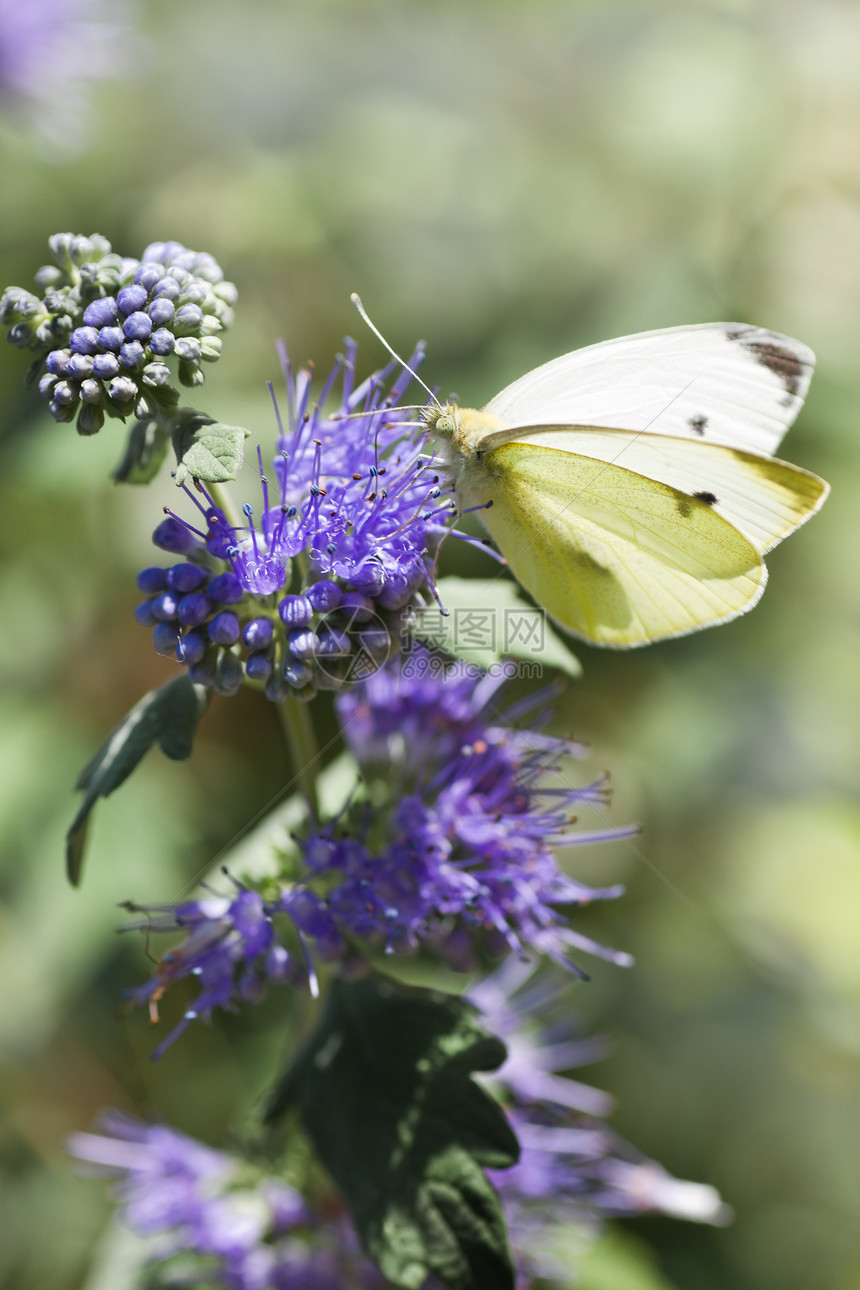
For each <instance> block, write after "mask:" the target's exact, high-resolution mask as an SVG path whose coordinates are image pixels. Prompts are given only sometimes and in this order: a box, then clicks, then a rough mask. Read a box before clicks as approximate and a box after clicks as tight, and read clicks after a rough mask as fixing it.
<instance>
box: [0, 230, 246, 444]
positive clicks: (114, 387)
mask: <svg viewBox="0 0 860 1290" xmlns="http://www.w3.org/2000/svg"><path fill="white" fill-rule="evenodd" d="M49 246H50V249H51V254H52V256H53V259H54V263H53V264H50V265H45V266H44V267H43V268H41V269H40V270H39V272H38V273H37V274H36V283H37V285H38V286H39V287H41V288H42V290H43V292H44V295H43V296H42V297H41V298H40V297H39V296H35V295H33V294H32V293H31V292H29V291H24V290H23V289H22V288H20V287H9V288H8V289H7V290H6V291H5V292H4V294H3V297H2V300H0V323H3V324H4V325H6V326H8V327H9V332H8V334H7V338H8V340H9V341H10V342H11V343H12V344H13V345H17V346H19V347H21V348H27V349H30V350H32V351H34V352H35V353H36V354H37V355H38V357H37V359H36V360H35V362H34V364H33V366H32V368H31V371H30V379H33V380H35V379H36V378H37V377H40V379H39V390H40V392H41V394H42V395H43V396H44V398H46V399H47V400H48V407H49V409H50V412H51V415H52V416H53V418H54V419H55V420H56V421H71V420H72V419H73V418H74V417H75V416H77V428H78V431H79V432H80V433H81V434H95V433H96V432H97V431H98V430H100V429H101V427H102V425H103V424H104V420H105V416H106V415H107V416H112V417H118V418H120V419H121V420H124V419H125V418H127V417H129V416H135V417H137V418H139V419H141V420H143V419H147V418H150V417H155V416H157V415H159V413H168V414H169V413H170V412H172V411H173V409H174V408H175V406H176V403H177V401H178V399H179V391H178V389H176V387H175V386H174V385H173V384H172V381H173V373H172V372H171V368H170V366H169V363H168V360H169V359H174V360H176V362H177V367H178V377H179V381H180V383H181V384H182V385H186V386H197V385H201V384H202V383H203V380H204V373H203V369H202V366H201V364H202V363H204V362H214V361H215V360H216V359H217V358H218V357H219V356H220V354H221V340H220V337H219V335H218V333H219V332H221V331H223V330H224V329H225V328H226V327H229V326H230V324H231V322H232V321H233V310H232V306H233V305H234V304H235V301H236V288H235V287H234V286H233V284H232V283H231V282H226V281H225V280H224V274H223V272H222V270H221V268H220V267H219V266H218V264H216V262H215V260H214V259H213V258H212V256H211V255H208V254H207V253H206V252H197V251H189V250H188V249H187V248H186V247H184V246H182V245H181V244H180V243H179V242H153V243H151V244H150V245H149V246H148V247H147V248H146V250H145V251H144V252H143V255H142V257H141V259H140V260H135V259H130V258H126V257H121V256H119V255H116V254H115V253H114V252H112V250H111V245H110V242H108V240H107V239H106V238H104V237H102V236H101V235H99V234H93V236H92V237H81V236H76V235H74V234H72V233H58V234H55V235H54V236H53V237H51V238H50V239H49ZM40 373H41V376H40Z"/></svg>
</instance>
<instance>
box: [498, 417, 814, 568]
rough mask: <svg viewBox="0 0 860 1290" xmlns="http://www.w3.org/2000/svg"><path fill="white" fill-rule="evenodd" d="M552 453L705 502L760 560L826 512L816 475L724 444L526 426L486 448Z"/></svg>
mask: <svg viewBox="0 0 860 1290" xmlns="http://www.w3.org/2000/svg"><path fill="white" fill-rule="evenodd" d="M512 434H515V436H516V440H515V441H516V442H520V441H522V442H523V443H524V444H528V445H534V446H536V447H538V446H543V447H548V448H554V449H556V450H558V451H564V452H572V453H576V454H578V455H580V456H585V457H591V458H593V459H595V460H598V461H603V462H608V463H615V464H617V465H619V466H624V467H625V468H626V469H627V470H632V471H635V472H636V473H637V474H641V475H646V476H647V477H648V478H649V479H656V480H659V481H660V482H661V483H663V484H669V485H670V486H671V487H672V488H676V489H679V490H680V491H681V492H683V493H686V494H687V495H688V496H690V497H693V498H697V499H699V500H701V501H704V502H705V503H706V504H707V505H709V506H710V507H711V508H712V509H713V510H714V511H715V512H716V513H717V514H718V515H721V516H722V517H723V519H726V520H728V521H729V523H730V524H732V525H733V526H734V527H735V528H736V529H737V530H738V531H739V532H740V533H742V534H743V535H744V537H746V538H747V539H748V540H749V541H750V542H751V543H752V545H753V546H754V547H755V548H756V550H757V551H758V552H759V554H760V555H763V554H764V553H765V552H767V551H769V550H770V549H771V548H772V547H774V546H776V544H777V543H778V542H781V541H782V539H783V538H785V537H788V535H789V533H792V532H793V531H794V530H795V529H796V528H798V527H799V525H801V524H803V523H804V522H805V521H806V520H808V519H809V518H810V516H812V515H814V514H815V512H816V511H817V510H819V509H820V507H821V506H822V505H823V503H824V500H825V498H826V497H827V493H828V491H829V488H828V485H827V484H826V483H825V482H824V480H823V479H819V478H818V476H817V475H813V474H811V473H810V472H809V471H806V470H802V469H801V468H800V467H799V466H792V465H790V464H789V463H788V462H784V461H779V460H777V459H775V458H773V457H761V456H758V455H756V454H754V453H748V452H742V451H740V450H739V449H737V448H729V447H726V446H724V445H722V444H716V443H707V442H702V441H699V440H691V439H677V438H673V437H671V436H669V435H656V434H631V433H630V432H629V431H628V430H616V429H603V428H596V427H591V426H537V427H533V426H528V427H518V428H517V430H516V432H513V431H501V432H497V433H496V434H490V435H487V436H486V437H485V438H484V439H483V440H482V441H481V448H482V450H483V451H484V452H485V453H486V452H489V451H491V450H492V448H493V445H494V442H495V441H498V440H501V441H503V442H510V440H511V436H512Z"/></svg>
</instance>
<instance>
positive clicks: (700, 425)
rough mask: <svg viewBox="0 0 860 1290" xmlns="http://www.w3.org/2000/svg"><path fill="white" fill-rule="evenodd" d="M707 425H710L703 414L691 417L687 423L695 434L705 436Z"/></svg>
mask: <svg viewBox="0 0 860 1290" xmlns="http://www.w3.org/2000/svg"><path fill="white" fill-rule="evenodd" d="M707 424H708V418H707V417H706V416H705V414H704V413H703V412H699V413H697V415H696V416H694V417H690V418H689V420H688V421H687V425H688V426H689V427H690V429H691V430H692V431H693V432H694V433H695V434H704V433H705V427H706V426H707Z"/></svg>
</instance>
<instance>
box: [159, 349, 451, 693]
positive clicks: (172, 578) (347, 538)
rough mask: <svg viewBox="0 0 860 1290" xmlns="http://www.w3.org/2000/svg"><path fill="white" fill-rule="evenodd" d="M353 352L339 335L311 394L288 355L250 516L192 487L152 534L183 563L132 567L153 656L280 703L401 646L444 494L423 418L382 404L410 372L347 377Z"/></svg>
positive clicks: (357, 673)
mask: <svg viewBox="0 0 860 1290" xmlns="http://www.w3.org/2000/svg"><path fill="white" fill-rule="evenodd" d="M355 351H356V346H355V342H354V341H347V343H346V347H345V353H344V354H343V355H341V356H340V357H339V358H338V361H337V363H336V365H335V367H334V369H333V370H332V372H331V374H330V375H329V377H328V379H327V380H326V381H325V383H324V385H323V388H322V390H321V391H320V393H319V395H318V397H317V399H316V400H314V399H313V398H312V390H311V371H310V369H309V368H302V369H301V370H300V371H299V372H298V373H294V372H293V369H292V368H291V366H290V364H289V361H288V360H287V359H286V357H285V358H284V371H285V375H286V378H287V393H288V404H289V419H288V425H287V426H286V427H284V425H283V424H282V423H281V422H280V417H279V426H280V435H279V438H278V442H277V455H276V457H275V461H274V465H273V468H272V479H273V484H274V488H272V486H271V485H270V482H269V477H268V476H267V475H265V474H264V473H263V463H262V455H261V454H259V452H258V464H259V471H260V479H261V490H262V506H261V508H260V510H259V514H258V515H255V513H254V508H253V507H252V506H251V505H250V504H246V505H245V506H244V507H243V508H242V511H243V516H242V518H243V520H244V523H238V524H234V523H231V521H230V520H229V519H228V517H227V515H226V513H225V511H224V509H223V508H222V507H221V506H219V505H217V504H216V502H215V499H214V498H213V497H212V496H211V495H210V494H209V493H208V492H207V491H206V489H205V488H204V487H203V485H198V489H197V490H195V491H192V490H191V489H188V488H186V489H185V492H186V496H187V497H188V499H189V500H190V502H191V503H192V504H193V505H194V507H195V508H196V510H197V513H198V521H197V523H191V522H189V521H186V520H183V519H180V518H179V517H178V516H176V515H173V514H169V515H168V517H167V518H166V519H165V520H163V521H162V523H161V524H159V526H158V528H157V529H156V530H155V533H154V534H153V541H154V542H155V544H156V546H158V547H161V548H162V549H163V550H166V551H169V552H171V553H173V554H175V555H181V556H183V557H185V560H184V561H183V562H182V563H179V564H176V565H174V566H173V567H171V568H160V567H150V568H146V569H144V570H143V571H142V572H141V573H140V575H139V578H138V586H139V588H140V590H141V591H143V592H145V593H146V596H147V599H146V600H144V601H143V602H142V603H141V604H140V605H139V606H138V608H137V611H136V613H137V618H138V621H139V622H140V623H142V624H143V625H145V626H147V627H152V628H153V640H154V644H155V648H156V650H158V652H159V653H161V654H165V655H168V656H171V657H175V658H178V659H179V661H180V662H181V663H184V664H186V665H187V666H188V667H189V669H190V675H191V677H192V679H193V680H194V681H195V682H199V683H200V684H203V685H206V686H207V687H213V688H214V689H215V690H216V691H217V692H218V693H220V694H233V693H235V691H236V690H238V689H239V687H240V686H241V685H242V683H243V682H244V681H245V680H248V681H251V682H256V683H257V684H258V685H261V686H262V687H263V688H264V690H265V693H266V696H267V697H268V698H269V699H271V700H272V701H274V702H280V701H282V700H283V699H285V698H286V697H287V695H288V694H290V693H298V694H300V695H301V697H302V698H305V699H308V698H311V697H312V696H313V695H314V694H315V693H316V691H317V690H318V689H338V688H340V687H341V686H343V685H345V684H349V683H351V682H353V681H355V680H358V679H360V678H361V677H362V676H364V675H367V674H368V673H370V672H373V671H374V670H376V668H378V667H379V666H380V664H381V663H382V662H383V661H384V660H385V659H387V658H389V657H391V656H392V655H393V654H395V653H396V652H397V651H398V649H399V647H400V638H401V635H402V633H403V630H404V611H405V610H406V609H407V607H408V606H409V605H410V604H412V603H414V601H415V598H416V595H417V593H418V592H419V591H421V590H422V589H424V588H426V587H427V586H430V587H432V573H431V567H430V559H431V555H432V550H433V548H434V547H435V546H436V544H437V543H438V541H439V540H440V538H441V536H442V535H443V534H444V533H445V532H446V531H447V529H446V521H447V520H448V519H449V518H450V515H451V501H450V497H444V498H443V496H442V488H441V486H440V482H439V477H438V476H437V475H436V474H435V473H434V472H433V468H432V459H428V458H427V457H426V456H424V455H423V454H422V452H421V443H422V439H423V432H422V429H421V427H420V425H416V424H415V422H414V421H413V422H411V423H410V421H409V414H408V412H407V411H406V410H405V409H400V408H397V407H395V406H394V405H396V404H397V403H399V402H400V400H401V399H402V397H403V394H404V392H405V390H406V387H407V386H408V384H409V380H410V379H411V378H410V376H409V373H408V372H404V371H402V370H401V369H400V368H399V366H398V365H396V364H393V363H392V364H389V366H388V367H386V368H385V369H384V370H383V371H381V372H377V373H375V374H374V375H373V376H371V377H369V378H368V380H366V381H364V382H363V383H362V384H361V385H359V386H358V387H356V386H355V385H354V372H355ZM421 356H422V355H421V351H420V350H418V351H416V352H415V354H413V355H412V360H411V362H412V364H413V365H414V364H416V363H419V362H420V361H421ZM395 371H396V377H395V379H394V380H393V381H392V382H391V384H390V385H389V384H388V381H389V378H390V377H391V376H392V374H393V373H395ZM338 382H339V386H340V388H339V390H338V393H337V396H336V397H337V407H336V409H335V410H334V411H325V410H324V408H325V404H326V402H327V400H328V399H329V398H330V397H331V396H332V395H333V394H334V391H335V387H336V385H337V384H338ZM276 411H277V407H276ZM273 491H274V494H275V495H274V496H272V492H273ZM201 497H202V499H203V500H202V501H201V500H200V498H201Z"/></svg>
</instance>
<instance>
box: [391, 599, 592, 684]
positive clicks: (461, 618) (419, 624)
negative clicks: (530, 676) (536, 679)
mask: <svg viewBox="0 0 860 1290" xmlns="http://www.w3.org/2000/svg"><path fill="white" fill-rule="evenodd" d="M437 590H438V592H439V598H440V600H441V601H442V604H443V605H444V606H445V608H446V610H447V611H448V615H447V617H446V616H445V615H444V614H441V613H440V612H439V609H438V607H437V606H436V605H432V606H430V607H429V608H426V609H424V610H422V611H421V612H420V613H419V614H418V615H417V616H416V618H415V623H414V627H413V635H414V636H415V637H416V638H417V639H418V640H421V641H424V643H425V644H427V645H431V646H433V647H434V648H435V649H441V650H444V652H445V653H446V654H450V655H452V656H453V657H454V658H459V659H462V660H463V661H464V662H466V663H475V664H477V666H478V667H483V668H489V667H491V666H492V665H493V664H496V663H499V662H501V660H502V659H503V658H516V659H523V660H525V661H527V662H529V663H531V664H537V665H538V666H539V667H554V668H558V670H559V671H560V672H566V673H567V675H568V676H581V675H582V666H581V664H580V662H579V660H578V659H577V658H576V657H575V656H574V654H572V653H571V651H570V649H569V648H568V646H567V643H566V641H565V640H564V639H563V637H562V636H560V635H559V633H558V631H557V630H556V628H555V627H554V626H553V624H552V622H551V621H550V618H549V616H548V615H547V613H546V611H545V610H543V609H541V608H539V607H537V606H535V605H533V604H531V603H529V601H527V600H525V599H524V598H523V595H522V593H521V591H520V589H519V587H518V586H517V584H516V583H515V582H513V581H512V580H511V579H510V578H506V577H498V578H457V577H448V578H441V579H440V581H439V583H438V586H437Z"/></svg>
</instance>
